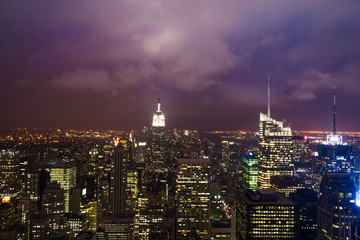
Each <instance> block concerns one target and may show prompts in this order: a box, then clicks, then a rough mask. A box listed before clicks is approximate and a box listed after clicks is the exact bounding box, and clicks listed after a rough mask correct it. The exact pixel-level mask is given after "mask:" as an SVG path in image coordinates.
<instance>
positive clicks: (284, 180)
mask: <svg viewBox="0 0 360 240" xmlns="http://www.w3.org/2000/svg"><path fill="white" fill-rule="evenodd" d="M270 183H271V189H273V190H275V191H276V192H278V193H281V194H283V195H284V196H285V197H289V194H290V193H294V192H296V190H297V189H304V188H305V181H304V179H302V178H300V177H297V176H287V175H281V176H272V177H271V179H270Z"/></svg>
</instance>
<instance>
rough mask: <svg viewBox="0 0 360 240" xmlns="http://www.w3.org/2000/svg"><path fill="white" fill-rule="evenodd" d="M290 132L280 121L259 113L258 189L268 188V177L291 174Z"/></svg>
mask: <svg viewBox="0 0 360 240" xmlns="http://www.w3.org/2000/svg"><path fill="white" fill-rule="evenodd" d="M292 143H293V139H292V133H291V129H290V128H289V127H284V126H283V123H282V122H279V121H276V120H274V119H272V118H270V116H268V115H265V114H263V113H260V129H259V172H258V186H259V188H260V189H266V188H270V187H271V184H270V179H271V177H272V176H276V175H293V174H294V168H293V167H292V166H291V163H292V148H293V147H292Z"/></svg>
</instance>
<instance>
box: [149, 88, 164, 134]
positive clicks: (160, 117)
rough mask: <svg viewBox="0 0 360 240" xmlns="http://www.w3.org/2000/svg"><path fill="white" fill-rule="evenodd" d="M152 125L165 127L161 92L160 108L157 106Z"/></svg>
mask: <svg viewBox="0 0 360 240" xmlns="http://www.w3.org/2000/svg"><path fill="white" fill-rule="evenodd" d="M159 90H160V89H159ZM152 126H153V127H165V116H164V114H163V113H162V112H161V110H160V93H159V95H158V108H157V110H156V112H155V113H154V117H153V122H152Z"/></svg>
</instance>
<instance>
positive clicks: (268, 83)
mask: <svg viewBox="0 0 360 240" xmlns="http://www.w3.org/2000/svg"><path fill="white" fill-rule="evenodd" d="M267 115H268V117H271V115H270V74H268V114H267Z"/></svg>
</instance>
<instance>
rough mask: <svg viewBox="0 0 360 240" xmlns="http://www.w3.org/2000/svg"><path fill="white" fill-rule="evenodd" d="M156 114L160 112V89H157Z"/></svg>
mask: <svg viewBox="0 0 360 240" xmlns="http://www.w3.org/2000/svg"><path fill="white" fill-rule="evenodd" d="M157 111H158V112H161V110H160V88H158V109H157Z"/></svg>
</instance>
